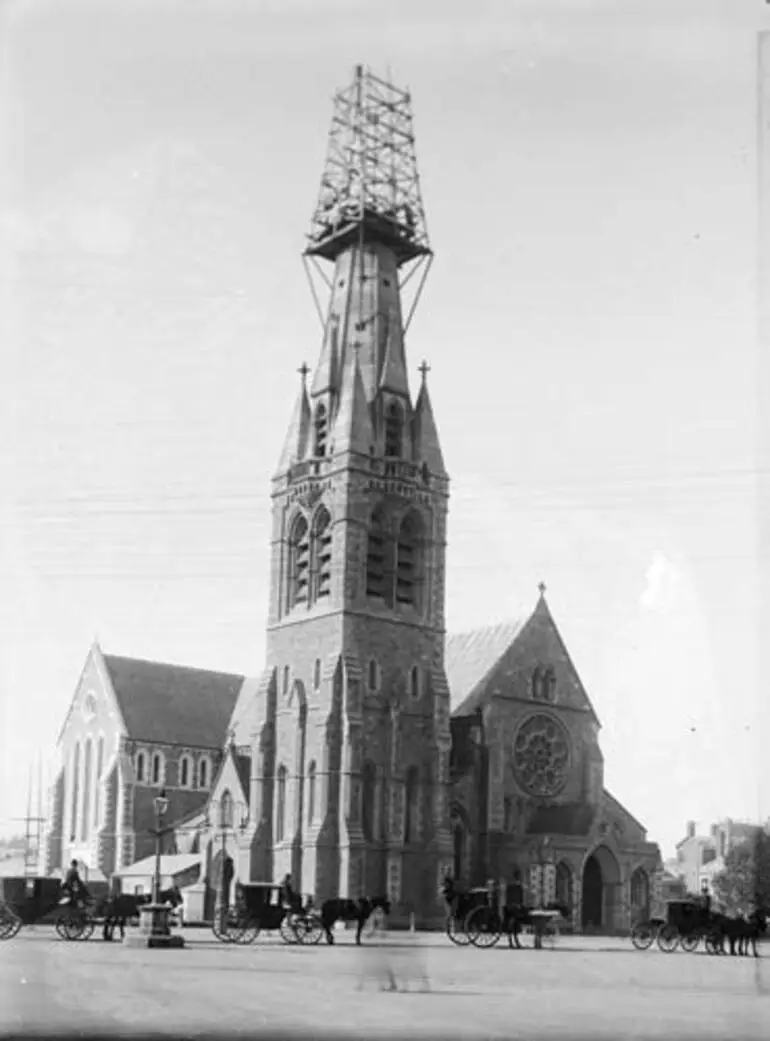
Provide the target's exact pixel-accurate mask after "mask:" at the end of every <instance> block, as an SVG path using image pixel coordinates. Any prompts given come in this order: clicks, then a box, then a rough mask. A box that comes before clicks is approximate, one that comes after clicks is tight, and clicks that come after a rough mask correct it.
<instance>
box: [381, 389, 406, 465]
mask: <svg viewBox="0 0 770 1041" xmlns="http://www.w3.org/2000/svg"><path fill="white" fill-rule="evenodd" d="M403 429H404V425H403V417H402V414H401V409H400V408H399V407H398V405H397V404H396V403H395V401H394V402H392V403H391V404H390V405H388V409H387V411H386V413H385V455H386V456H389V457H390V458H395V459H400V458H401V455H402V450H403Z"/></svg>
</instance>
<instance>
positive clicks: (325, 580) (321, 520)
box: [313, 506, 332, 601]
mask: <svg viewBox="0 0 770 1041" xmlns="http://www.w3.org/2000/svg"><path fill="white" fill-rule="evenodd" d="M313 558H314V559H313V571H314V577H315V582H314V589H313V600H314V601H317V600H323V599H324V598H326V597H328V596H329V594H330V593H331V580H332V519H331V516H330V514H329V511H328V510H327V509H326V507H325V506H322V507H321V509H320V510H319V511H318V513H317V514H316V516H315V519H314V521H313Z"/></svg>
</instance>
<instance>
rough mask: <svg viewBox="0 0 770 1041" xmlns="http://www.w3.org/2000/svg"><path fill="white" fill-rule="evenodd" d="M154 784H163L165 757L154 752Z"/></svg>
mask: <svg viewBox="0 0 770 1041" xmlns="http://www.w3.org/2000/svg"><path fill="white" fill-rule="evenodd" d="M152 783H153V784H163V756H162V755H161V754H160V752H154V753H153V756H152Z"/></svg>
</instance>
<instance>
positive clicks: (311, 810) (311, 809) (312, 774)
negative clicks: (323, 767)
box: [307, 759, 316, 825]
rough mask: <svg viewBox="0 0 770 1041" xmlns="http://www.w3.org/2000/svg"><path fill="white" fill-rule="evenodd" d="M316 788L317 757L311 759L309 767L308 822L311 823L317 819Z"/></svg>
mask: <svg viewBox="0 0 770 1041" xmlns="http://www.w3.org/2000/svg"><path fill="white" fill-rule="evenodd" d="M315 788H316V765H315V759H311V760H310V765H309V766H308V768H307V822H308V825H311V824H312V823H313V821H314V820H315Z"/></svg>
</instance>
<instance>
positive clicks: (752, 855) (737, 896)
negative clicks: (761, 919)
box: [714, 829, 770, 914]
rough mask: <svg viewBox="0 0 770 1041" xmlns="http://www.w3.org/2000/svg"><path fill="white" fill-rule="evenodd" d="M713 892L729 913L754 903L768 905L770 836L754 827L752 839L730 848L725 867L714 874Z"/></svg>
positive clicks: (747, 908) (743, 909) (769, 905)
mask: <svg viewBox="0 0 770 1041" xmlns="http://www.w3.org/2000/svg"><path fill="white" fill-rule="evenodd" d="M714 894H715V896H716V898H717V900H718V901H719V903H720V904H722V905H724V907H725V909H726V910H727V912H728V913H730V914H737V913H740V912H745V911H747V910H749V909H750V908H752V907H753V906H754V905H755V904H761V905H762V906H763V907H765V908H770V836H769V835H767V834H766V832H764V831H761V830H760V829H757V834H756V835H755V836H754V838H752V839H748V840H747V841H746V842H742V843H740V845H738V846H735V847H733V849H731V850H730V852H729V853H728V854H727V856H726V857H725V866H724V870H723V871H720V872H719V874H718V875H716V876H715V877H714Z"/></svg>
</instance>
